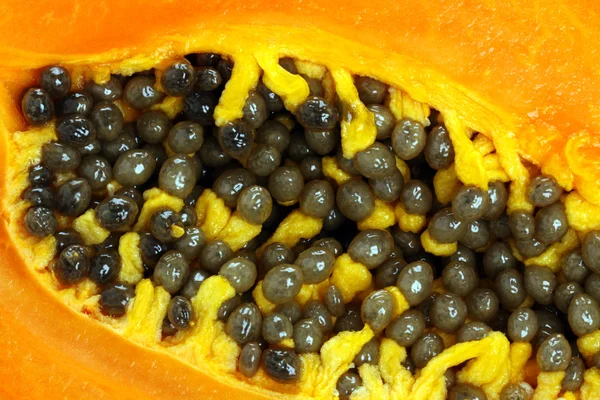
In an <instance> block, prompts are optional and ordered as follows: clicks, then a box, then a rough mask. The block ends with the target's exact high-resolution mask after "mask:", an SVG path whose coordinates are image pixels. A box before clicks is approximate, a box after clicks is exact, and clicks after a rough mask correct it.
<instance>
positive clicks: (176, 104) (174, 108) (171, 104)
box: [151, 96, 183, 119]
mask: <svg viewBox="0 0 600 400" xmlns="http://www.w3.org/2000/svg"><path fill="white" fill-rule="evenodd" d="M151 109H152V110H160V111H164V113H165V114H167V116H168V117H169V118H171V119H173V118H175V117H176V116H177V115H178V114H179V113H180V112H181V111H183V97H171V96H168V97H165V99H164V100H163V101H161V102H160V103H158V104H154V105H153V106H152V107H151Z"/></svg>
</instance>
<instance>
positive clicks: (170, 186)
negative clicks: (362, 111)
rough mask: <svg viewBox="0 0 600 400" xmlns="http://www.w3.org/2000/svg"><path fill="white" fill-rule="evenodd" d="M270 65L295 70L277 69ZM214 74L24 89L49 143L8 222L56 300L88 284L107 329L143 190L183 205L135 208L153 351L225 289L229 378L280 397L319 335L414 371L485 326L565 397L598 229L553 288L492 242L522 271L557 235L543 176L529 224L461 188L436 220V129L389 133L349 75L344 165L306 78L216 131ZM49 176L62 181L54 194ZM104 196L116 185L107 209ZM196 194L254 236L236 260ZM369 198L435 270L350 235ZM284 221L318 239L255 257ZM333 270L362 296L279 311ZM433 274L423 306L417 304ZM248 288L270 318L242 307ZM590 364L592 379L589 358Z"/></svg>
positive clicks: (573, 378)
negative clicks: (267, 387) (255, 379)
mask: <svg viewBox="0 0 600 400" xmlns="http://www.w3.org/2000/svg"><path fill="white" fill-rule="evenodd" d="M190 60H191V61H190ZM280 65H281V66H282V67H283V68H285V69H286V70H287V71H289V72H290V73H298V71H297V69H296V66H295V65H294V62H293V60H291V59H282V60H281V62H280ZM232 68H233V65H232V63H231V62H230V61H228V60H227V59H225V58H221V57H220V56H219V55H216V54H198V55H193V56H188V57H187V58H186V59H180V60H176V61H174V62H172V63H171V64H170V65H169V66H168V67H167V68H166V70H164V71H163V72H162V74H161V75H160V76H161V78H160V85H157V83H158V82H156V78H155V74H154V72H153V71H146V72H142V73H139V74H136V75H134V76H132V77H123V76H118V75H114V76H112V77H111V78H110V80H109V81H108V82H106V83H105V84H102V85H100V84H96V83H93V82H88V83H86V84H85V86H84V88H83V90H81V91H71V86H72V85H71V77H70V75H69V72H68V71H67V70H66V69H65V68H63V67H59V66H54V67H48V68H45V69H43V70H42V72H41V77H40V87H39V88H31V89H29V90H28V91H27V92H26V93H25V95H24V97H23V101H22V109H23V115H24V117H25V119H26V120H27V121H28V123H29V124H31V125H33V126H39V125H43V124H45V123H48V122H50V121H51V120H53V119H54V118H55V117H56V122H55V130H56V136H57V138H58V140H57V141H56V142H51V143H47V144H45V145H44V146H43V148H42V158H41V163H40V164H39V165H35V166H33V167H31V169H30V172H29V183H30V186H29V187H28V188H27V190H25V192H24V193H23V199H25V200H26V201H28V202H29V203H30V204H31V207H30V208H29V210H28V211H27V214H26V215H25V219H24V225H25V227H26V229H27V231H28V232H29V233H30V234H31V235H34V236H37V237H39V238H43V237H46V236H48V235H54V236H55V237H56V239H57V253H58V258H57V259H56V260H55V261H54V263H53V267H52V269H53V272H54V275H55V277H56V279H57V280H58V282H59V283H60V284H62V285H75V284H77V283H79V282H81V281H82V280H84V279H86V278H89V279H90V280H92V281H93V282H95V283H96V284H98V285H99V287H100V288H101V296H100V307H101V311H102V312H103V313H105V314H107V315H110V316H114V317H119V316H122V315H124V314H125V313H126V312H127V306H128V303H129V302H130V301H131V299H132V298H133V296H134V295H135V293H134V287H133V286H131V285H129V284H127V283H125V282H120V281H119V272H120V270H121V268H122V260H121V256H120V255H119V252H118V247H119V240H120V238H121V236H122V235H123V234H124V233H126V232H128V231H131V230H132V229H133V226H134V224H135V223H136V221H137V219H138V216H139V214H140V211H141V210H142V208H143V206H144V202H145V200H144V197H143V196H142V193H143V192H144V191H145V190H147V189H150V188H153V187H158V188H160V189H161V190H162V191H164V192H166V193H168V194H170V195H172V196H176V197H178V198H180V199H183V200H184V207H183V208H182V209H181V211H176V210H174V209H172V208H168V207H164V208H161V209H159V210H156V211H155V212H153V213H152V215H151V217H150V224H149V228H148V229H147V230H145V231H142V232H140V242H139V249H140V252H141V257H142V261H143V265H144V275H145V276H146V277H149V278H151V279H152V280H153V282H154V284H155V285H160V286H162V287H163V288H164V289H165V290H166V291H167V292H169V293H170V294H171V295H172V299H171V302H170V304H169V307H168V312H167V316H166V318H165V320H164V323H163V327H162V334H163V337H164V338H167V337H169V336H172V335H175V334H176V333H177V332H178V331H185V330H187V329H189V328H190V327H191V326H193V325H194V321H195V316H194V309H193V307H192V303H191V301H190V300H191V299H192V298H193V297H194V296H195V295H196V293H197V292H198V289H199V288H200V286H201V285H202V283H203V282H204V281H205V280H206V279H207V278H208V277H210V276H211V275H217V274H218V275H220V276H222V277H224V278H226V279H227V280H228V281H229V283H230V284H231V286H232V287H233V288H234V289H235V291H236V293H237V295H236V296H235V297H233V298H231V299H229V300H227V301H226V302H224V303H223V304H222V305H221V307H220V309H219V311H218V319H219V320H220V321H223V322H224V326H225V332H226V333H227V334H228V335H229V336H230V337H231V338H232V339H233V340H235V341H236V342H237V343H238V344H239V345H240V346H241V348H242V350H241V354H240V358H239V371H240V373H241V374H242V375H244V376H246V377H252V376H254V375H255V374H256V373H257V372H258V370H259V369H260V368H261V366H262V368H263V369H264V371H265V373H266V374H268V375H269V376H270V377H271V378H272V379H274V380H276V381H278V382H283V383H293V382H297V381H298V379H299V377H300V374H301V368H302V366H301V359H300V357H299V354H302V353H315V352H319V350H320V348H321V346H322V345H323V343H324V342H325V341H326V340H328V339H329V338H330V337H332V336H334V335H336V334H338V333H340V332H343V331H359V330H361V329H362V328H363V326H364V325H365V324H368V325H369V326H370V328H371V329H372V330H373V331H374V332H375V337H374V338H373V339H372V340H371V341H369V342H368V343H367V344H366V345H365V346H364V347H363V348H362V350H361V351H360V352H359V354H357V355H356V357H355V359H354V368H358V367H359V366H360V365H363V364H374V365H377V364H378V362H379V358H380V354H379V342H380V340H381V338H384V337H385V338H389V339H393V340H394V341H396V342H397V343H398V344H399V345H400V346H403V347H407V348H408V349H409V354H410V356H409V357H408V358H407V360H406V361H405V363H404V366H405V367H406V368H407V369H408V370H409V371H411V372H412V373H416V371H417V370H418V369H421V368H423V367H424V366H425V365H427V363H428V362H429V361H430V360H431V359H432V358H434V357H435V356H436V355H438V354H440V353H441V352H443V351H444V348H445V345H444V340H442V336H441V335H442V334H450V335H455V338H456V341H457V342H467V341H472V340H479V339H482V338H484V337H485V336H486V335H488V334H489V333H490V332H491V331H492V330H496V331H501V332H504V333H505V334H506V335H507V336H508V338H509V339H510V340H511V341H512V342H531V343H532V344H533V345H534V347H535V349H536V354H537V362H538V365H539V367H540V369H541V370H542V371H549V372H551V371H566V376H565V378H564V380H563V383H562V385H563V389H564V390H565V391H567V390H569V391H574V390H577V389H578V388H579V386H580V385H581V384H582V381H583V378H582V374H583V372H584V370H585V367H586V365H585V363H584V360H583V359H582V357H581V356H580V355H579V352H578V350H577V346H576V344H575V342H574V341H573V339H575V338H576V337H578V336H583V335H586V334H589V333H592V332H594V331H595V330H597V329H598V328H599V327H600V307H599V305H598V303H599V302H600V232H590V233H589V234H588V235H587V236H586V238H585V240H584V241H583V244H582V246H581V248H580V249H576V250H574V251H572V252H570V253H569V254H567V255H566V256H565V257H564V258H563V260H562V261H561V266H560V271H559V273H558V274H555V273H554V272H553V271H552V270H550V269H549V268H547V267H543V266H527V267H525V266H524V265H523V264H522V263H521V262H519V261H518V260H517V258H516V257H515V256H514V254H513V251H512V250H511V247H510V245H509V241H514V246H515V247H516V249H517V250H518V252H519V253H520V254H521V255H522V256H523V257H525V258H530V257H535V256H538V255H540V254H542V253H543V252H544V250H545V249H547V248H548V246H550V245H552V244H553V243H557V242H559V241H560V240H561V239H562V238H563V237H564V235H565V234H566V233H567V230H568V228H569V226H568V222H567V217H566V214H565V210H564V206H563V204H562V203H561V201H560V197H561V194H562V189H561V188H560V187H559V186H558V184H557V183H556V181H555V180H554V179H553V178H552V177H551V176H547V175H539V176H537V177H535V178H534V179H533V180H532V182H531V183H530V185H529V188H528V193H527V196H528V199H529V201H530V202H531V204H532V205H533V206H535V207H536V211H535V213H530V212H526V211H516V212H513V213H511V214H510V215H507V214H506V203H507V199H508V192H507V188H506V186H505V184H504V183H502V182H499V181H496V182H490V185H489V188H488V189H487V190H482V189H480V188H477V187H474V186H461V188H460V189H459V190H458V191H457V193H456V195H455V196H454V198H453V200H452V202H451V204H449V205H442V204H440V203H439V202H438V201H437V200H436V199H435V196H434V195H433V191H432V179H433V175H434V174H435V172H436V171H438V170H440V169H444V168H447V167H449V166H450V165H451V164H452V163H453V162H454V148H453V145H452V142H451V140H450V137H449V134H448V131H447V129H446V127H445V126H444V124H443V123H438V124H435V125H433V126H432V127H431V128H426V127H425V126H423V125H422V124H421V123H420V122H418V121H414V120H411V119H401V120H399V121H396V120H395V119H394V116H393V115H392V113H391V111H390V109H389V108H388V107H387V106H386V105H384V103H385V99H386V96H387V92H388V87H387V85H385V84H384V83H382V82H379V81H377V80H375V79H372V78H369V77H356V78H355V85H356V88H357V91H358V94H359V97H360V99H361V101H363V102H364V103H365V104H366V105H367V108H368V109H369V111H371V112H372V113H373V116H374V119H375V123H376V127H377V141H376V142H375V143H374V144H372V145H371V146H369V147H368V148H367V149H365V150H363V151H360V152H358V153H357V154H356V156H355V157H354V158H353V159H346V158H344V156H343V152H342V150H341V144H340V124H339V122H340V115H342V105H341V104H338V103H337V102H336V101H334V100H333V99H330V100H328V99H326V98H325V97H324V96H325V90H324V88H323V84H322V82H321V81H320V80H317V79H312V78H309V77H304V78H305V80H306V81H307V83H308V85H309V88H310V93H311V94H310V96H309V97H308V98H307V99H306V100H305V101H304V102H303V103H302V104H300V105H299V107H298V108H297V109H296V110H295V113H294V114H291V113H289V112H287V111H286V110H285V109H284V106H283V102H282V100H281V98H280V97H279V96H278V95H277V94H275V93H273V92H272V91H271V90H269V88H267V86H266V85H264V84H263V83H262V82H260V83H259V84H258V86H257V87H256V89H255V90H254V91H252V92H251V93H250V95H249V97H248V99H247V100H246V103H245V106H244V108H243V117H242V118H241V119H239V120H236V121H231V122H228V123H226V124H225V125H223V126H221V127H219V128H217V127H215V126H214V117H213V113H214V109H215V106H216V105H217V103H218V99H219V96H220V94H221V92H222V90H223V88H224V85H225V83H226V82H227V81H228V80H229V78H230V76H231V71H232ZM158 88H160V90H159V89H158ZM166 96H174V97H182V99H183V111H182V112H181V113H180V114H179V115H177V116H176V117H175V118H169V116H168V115H167V114H166V113H165V112H163V111H160V110H155V109H151V107H152V106H153V105H155V104H158V103H160V102H161V101H162V100H163V99H164V98H165V97H166ZM122 104H126V105H128V106H129V107H131V108H134V109H136V110H139V111H140V112H141V114H140V116H139V118H138V119H137V121H135V122H125V119H124V117H123V113H122V111H121V105H122ZM432 120H434V118H433V117H432ZM440 121H441V119H440ZM323 156H331V157H332V158H333V159H334V160H335V161H336V163H337V166H338V167H339V168H340V169H341V170H342V171H344V172H345V173H346V174H348V175H350V176H351V178H350V179H348V180H347V181H345V182H343V183H340V184H337V183H336V182H335V181H334V180H330V179H328V178H326V177H325V176H324V174H323V165H322V157H323ZM396 157H398V158H400V159H401V160H403V161H405V162H406V163H407V164H408V166H409V168H410V173H411V178H412V179H411V180H407V181H406V182H405V177H404V176H403V174H402V172H401V171H400V170H399V169H398V167H397V161H396ZM64 173H72V174H73V175H74V177H72V178H70V179H67V180H66V181H64V182H62V183H60V184H57V183H56V177H57V175H58V174H64ZM113 181H115V182H116V183H118V184H119V185H120V186H121V187H122V188H121V189H119V190H117V191H116V192H114V193H110V191H109V190H108V185H109V183H110V182H113ZM204 188H211V189H212V191H214V193H216V195H217V196H218V197H219V198H220V199H222V200H223V202H224V204H225V205H226V206H227V207H229V208H232V209H235V210H236V212H237V213H238V214H239V216H240V217H241V218H242V219H243V220H245V221H247V222H248V223H250V224H254V225H262V229H263V230H262V232H261V234H260V235H259V236H258V237H256V238H255V239H253V240H251V241H250V242H248V243H247V244H246V246H245V247H244V248H242V249H241V250H238V251H233V250H232V248H231V247H230V246H229V245H228V244H227V243H226V242H225V241H223V240H220V239H213V240H207V238H206V237H205V233H204V232H203V230H202V229H201V228H199V227H198V226H197V222H198V215H197V214H196V209H195V205H196V202H197V200H198V197H199V196H200V194H201V193H202V191H203V189H204ZM376 200H381V201H384V202H388V203H391V202H398V203H399V204H401V205H402V207H403V209H404V210H405V211H406V213H408V214H412V215H420V216H424V217H425V218H426V220H427V229H428V232H429V235H430V237H431V238H432V239H433V240H434V241H435V242H437V243H439V244H449V243H456V242H458V247H457V251H456V252H455V253H454V254H452V255H450V256H449V257H436V256H434V255H433V254H431V253H427V252H426V251H425V250H424V249H423V247H422V244H421V240H420V236H419V235H418V234H416V233H412V232H406V231H403V230H401V229H400V228H399V227H398V226H394V227H392V228H390V229H387V230H382V229H367V230H363V231H359V230H358V229H357V224H356V222H360V221H363V220H365V219H366V218H368V217H370V216H371V215H372V214H373V212H374V210H375V203H376ZM90 209H92V210H94V214H95V218H96V220H97V221H98V223H99V224H100V225H101V226H102V227H103V228H104V229H106V230H108V231H110V232H111V234H110V236H109V237H108V238H107V239H106V240H105V241H104V242H103V243H101V244H99V245H96V246H86V245H85V244H84V241H83V238H82V237H81V235H80V234H79V233H77V232H76V231H75V230H73V229H72V228H70V227H69V226H59V222H58V219H57V217H56V215H62V216H67V217H73V218H74V217H78V216H80V215H82V214H83V213H85V212H86V211H87V210H90ZM295 209H299V210H300V211H301V212H302V214H304V215H305V216H308V217H313V218H318V219H322V220H323V231H322V233H321V234H319V235H317V236H316V237H314V238H312V239H309V240H303V241H301V242H300V243H299V244H298V245H296V246H295V247H293V248H290V247H289V246H288V245H286V244H285V243H281V242H274V243H271V244H269V245H267V246H266V247H264V248H263V249H261V251H258V252H257V249H258V248H259V246H260V245H261V244H262V243H264V242H265V241H266V239H267V238H268V237H270V236H271V233H272V232H273V231H274V230H275V228H276V227H277V226H278V224H279V223H280V222H281V221H282V220H283V219H284V218H285V216H286V215H288V214H289V213H290V212H291V211H292V210H295ZM344 254H347V256H349V257H350V259H351V260H352V261H353V262H356V263H360V264H362V265H364V266H365V267H366V268H367V269H368V270H369V273H371V274H372V276H373V282H374V290H373V291H372V292H370V293H366V294H364V296H362V297H361V298H362V301H360V300H358V299H356V300H354V301H351V302H349V301H345V300H344V295H343V292H342V290H341V288H340V287H338V286H336V285H333V284H332V285H329V286H328V287H327V288H326V292H325V294H324V296H323V298H322V299H321V300H310V301H308V302H306V303H305V304H303V305H301V304H300V303H298V301H297V300H296V297H297V295H298V294H299V293H300V291H301V289H302V287H303V285H309V284H320V283H322V282H325V281H326V280H327V279H328V278H330V276H331V275H332V273H333V269H334V266H335V264H336V261H337V260H338V259H339V258H340V257H341V256H342V255H344ZM438 278H441V282H442V284H443V290H441V291H440V290H434V281H435V280H436V279H438ZM259 282H261V285H262V289H261V290H262V295H263V296H264V298H265V299H266V300H268V301H269V302H270V303H272V304H273V305H274V306H275V307H274V311H273V312H270V313H266V312H264V311H261V309H259V307H258V305H257V304H256V303H255V302H254V299H253V297H252V291H253V290H254V289H255V288H256V287H257V286H256V285H257V284H258V283H259ZM390 287H395V288H397V289H398V290H399V291H400V293H401V295H402V296H403V297H404V298H405V299H406V301H407V302H408V304H409V305H410V308H409V309H408V310H407V311H405V312H403V313H401V314H400V315H395V313H394V307H395V300H394V297H393V295H392V293H391V292H390V290H388V289H386V288H390ZM529 299H531V301H529ZM286 343H288V345H286ZM289 343H293V345H291V346H290V345H289ZM594 360H596V361H595V362H596V366H598V367H600V365H598V364H600V363H599V362H598V360H600V356H598V355H597V356H596V357H595V358H594ZM588 366H589V367H591V366H592V364H588ZM445 376H446V382H447V386H448V389H449V395H448V398H450V399H463V398H469V399H485V398H486V395H485V393H484V392H483V390H482V389H481V388H478V387H475V386H470V385H465V384H456V378H455V376H454V370H452V369H450V370H448V371H447V373H446V375H445ZM361 385H362V381H361V377H360V375H359V374H358V373H357V371H356V369H351V370H350V371H348V372H346V373H344V374H343V375H342V376H341V377H340V378H339V380H338V382H337V391H338V393H339V396H340V399H348V398H349V397H350V395H351V394H352V393H353V392H354V391H355V390H356V389H357V388H359V387H360V386H361ZM529 396H530V393H529V392H527V391H526V390H525V389H523V387H521V386H519V385H507V386H506V387H505V388H504V390H503V391H502V394H501V399H503V400H507V399H528V398H529Z"/></svg>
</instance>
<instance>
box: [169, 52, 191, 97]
mask: <svg viewBox="0 0 600 400" xmlns="http://www.w3.org/2000/svg"><path fill="white" fill-rule="evenodd" d="M194 83H195V73H194V67H192V64H190V62H189V61H187V60H185V59H182V60H178V61H175V62H173V63H171V64H170V65H169V66H168V67H167V68H166V69H165V70H164V71H163V73H162V75H161V78H160V84H161V86H162V89H163V90H164V92H165V93H166V94H167V95H168V96H175V97H179V96H183V95H184V94H185V93H187V92H188V91H190V89H191V88H192V86H194Z"/></svg>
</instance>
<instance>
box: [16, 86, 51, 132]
mask: <svg viewBox="0 0 600 400" xmlns="http://www.w3.org/2000/svg"><path fill="white" fill-rule="evenodd" d="M21 110H22V112H23V116H24V117H25V119H26V120H27V122H28V123H29V124H30V125H33V126H40V125H44V124H45V123H47V122H50V121H51V120H52V118H54V103H53V102H52V97H51V96H50V94H49V93H48V92H47V91H45V90H44V89H39V88H31V89H29V90H27V92H25V95H23V99H22V100H21Z"/></svg>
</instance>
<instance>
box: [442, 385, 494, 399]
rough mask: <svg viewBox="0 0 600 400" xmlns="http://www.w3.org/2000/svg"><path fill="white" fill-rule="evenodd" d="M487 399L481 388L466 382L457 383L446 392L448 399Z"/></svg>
mask: <svg viewBox="0 0 600 400" xmlns="http://www.w3.org/2000/svg"><path fill="white" fill-rule="evenodd" d="M467 399H468V400H487V396H486V394H485V392H484V391H483V390H481V389H480V388H478V387H477V386H473V385H468V384H462V383H461V384H458V385H456V386H454V387H453V388H452V389H451V390H450V393H448V400H467Z"/></svg>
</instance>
